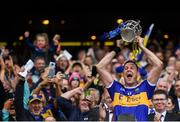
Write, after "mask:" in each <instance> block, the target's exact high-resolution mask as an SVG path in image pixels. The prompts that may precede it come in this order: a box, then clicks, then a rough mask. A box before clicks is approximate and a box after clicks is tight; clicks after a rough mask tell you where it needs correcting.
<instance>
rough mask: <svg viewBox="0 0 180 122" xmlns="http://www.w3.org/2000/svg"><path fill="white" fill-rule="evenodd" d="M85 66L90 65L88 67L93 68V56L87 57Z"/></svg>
mask: <svg viewBox="0 0 180 122" xmlns="http://www.w3.org/2000/svg"><path fill="white" fill-rule="evenodd" d="M84 64H86V65H88V66H92V64H93V59H92V57H91V56H86V58H85V61H84Z"/></svg>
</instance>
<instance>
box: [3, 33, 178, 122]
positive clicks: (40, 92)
mask: <svg viewBox="0 0 180 122" xmlns="http://www.w3.org/2000/svg"><path fill="white" fill-rule="evenodd" d="M30 36H31V35H30V33H29V32H25V33H24V42H23V44H22V45H21V46H22V47H23V48H25V49H23V48H22V49H23V50H22V49H21V48H20V49H16V50H18V51H17V52H16V51H15V50H12V49H8V48H6V47H1V55H0V56H1V57H0V80H1V82H0V97H1V98H0V110H1V111H0V120H1V121H22V120H24V121H73V120H74V121H113V115H114V114H113V112H114V109H113V100H112V99H111V97H110V95H109V93H108V91H107V89H106V87H105V84H104V83H103V82H102V81H101V79H100V77H99V75H98V74H97V75H96V76H95V77H92V73H93V71H92V67H93V66H94V65H96V64H97V63H98V62H100V61H101V59H102V58H103V57H104V56H105V55H106V54H108V53H109V52H110V51H111V50H112V48H111V47H106V46H102V47H98V46H97V45H94V46H92V47H89V48H88V49H82V50H78V49H77V52H76V53H77V55H73V57H72V58H69V57H67V55H66V54H64V50H65V49H64V47H62V46H61V45H60V43H59V41H60V40H61V37H60V35H58V34H56V35H55V36H54V37H53V39H52V40H50V39H49V38H48V34H47V33H39V34H37V35H36V37H35V40H31V39H30ZM147 47H148V49H150V50H151V51H152V52H153V53H154V54H155V55H156V56H157V57H158V58H159V59H160V60H161V61H162V62H163V70H162V72H161V75H160V77H159V79H158V81H157V84H156V88H155V91H157V92H155V94H154V96H153V98H154V99H155V97H156V96H155V95H157V94H164V95H165V98H164V99H165V100H164V99H159V100H157V99H155V100H149V113H148V114H151V113H155V112H156V111H158V110H159V109H160V110H161V109H162V110H166V111H168V112H170V113H175V114H177V116H176V115H175V116H172V117H174V118H178V114H179V112H180V45H179V43H174V42H173V41H166V43H164V45H160V43H159V42H158V40H156V39H151V40H149V43H148V45H147ZM70 53H71V52H70ZM24 54H25V55H26V56H27V57H29V58H30V59H31V60H32V61H33V62H34V66H33V68H32V69H31V70H30V71H28V74H27V76H26V77H20V76H19V72H23V71H24V65H25V63H26V62H27V61H28V58H27V57H23V56H25V55H24ZM73 54H74V52H73ZM131 55H132V49H131V48H130V47H129V45H124V46H123V47H122V49H121V51H120V53H118V54H117V55H116V57H114V58H113V60H112V61H111V63H109V64H108V65H107V66H106V70H108V72H109V73H111V75H112V76H113V78H114V79H115V80H116V81H118V82H121V83H122V82H123V81H122V72H121V71H119V68H120V67H121V66H123V65H124V63H125V61H126V60H128V59H130V58H131ZM50 62H55V75H54V76H53V77H48V75H49V72H50V67H49V63H50ZM139 65H140V66H141V67H143V69H144V70H145V72H146V73H145V75H143V76H144V77H143V76H141V77H140V78H139V82H141V80H142V79H144V78H146V75H148V71H150V70H151V68H152V66H151V62H150V61H149V60H148V59H147V57H146V55H144V56H143V58H142V59H141V61H139ZM122 84H123V83H122ZM158 90H159V91H160V92H158ZM163 91H164V92H163ZM166 95H167V96H166ZM166 99H167V101H166ZM178 119H179V120H180V117H179V118H178Z"/></svg>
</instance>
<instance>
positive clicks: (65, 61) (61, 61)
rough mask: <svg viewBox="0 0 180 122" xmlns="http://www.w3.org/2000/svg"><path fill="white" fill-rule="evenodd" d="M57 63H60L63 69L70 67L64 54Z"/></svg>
mask: <svg viewBox="0 0 180 122" xmlns="http://www.w3.org/2000/svg"><path fill="white" fill-rule="evenodd" d="M57 65H58V66H59V67H60V68H61V69H63V70H65V69H66V68H67V67H68V65H69V63H68V60H67V58H66V57H64V56H63V57H61V58H60V59H59V60H58V61H57Z"/></svg>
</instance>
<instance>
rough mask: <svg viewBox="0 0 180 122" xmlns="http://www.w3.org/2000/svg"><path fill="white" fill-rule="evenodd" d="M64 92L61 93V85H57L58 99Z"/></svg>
mask: <svg viewBox="0 0 180 122" xmlns="http://www.w3.org/2000/svg"><path fill="white" fill-rule="evenodd" d="M61 94H62V92H61V87H60V85H59V84H56V97H59V96H61Z"/></svg>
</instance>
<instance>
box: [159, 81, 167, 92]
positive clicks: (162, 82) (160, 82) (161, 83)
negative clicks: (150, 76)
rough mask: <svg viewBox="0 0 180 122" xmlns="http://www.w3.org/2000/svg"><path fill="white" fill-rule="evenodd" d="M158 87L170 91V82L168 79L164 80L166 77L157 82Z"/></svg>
mask: <svg viewBox="0 0 180 122" xmlns="http://www.w3.org/2000/svg"><path fill="white" fill-rule="evenodd" d="M156 87H157V89H158V90H163V91H166V92H168V83H167V82H166V81H164V79H161V80H159V81H158V82H157V86H156Z"/></svg>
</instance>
